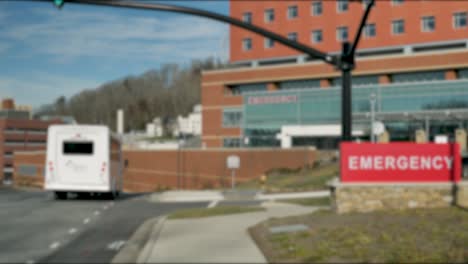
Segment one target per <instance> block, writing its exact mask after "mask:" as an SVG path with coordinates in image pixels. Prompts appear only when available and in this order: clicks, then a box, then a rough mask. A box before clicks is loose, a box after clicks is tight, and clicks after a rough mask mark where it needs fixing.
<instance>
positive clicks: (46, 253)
mask: <svg viewBox="0 0 468 264" xmlns="http://www.w3.org/2000/svg"><path fill="white" fill-rule="evenodd" d="M207 204H208V203H185V204H184V203H166V204H163V203H150V202H148V201H147V200H146V197H145V196H144V195H139V196H138V195H129V194H124V195H123V197H122V198H121V199H119V200H117V201H115V202H114V201H110V200H91V199H88V200H80V199H71V200H65V201H55V200H54V199H53V197H52V195H51V194H49V193H46V192H42V191H30V190H28V191H26V190H13V189H9V188H2V187H0V232H1V233H0V234H1V235H0V248H1V250H0V262H2V263H5V262H8V263H12V262H15V263H34V262H47V263H56V262H57V263H64V262H79V263H97V262H99V263H101V262H110V261H111V260H112V258H113V257H114V256H115V255H116V254H117V252H118V250H119V249H121V248H122V246H123V245H124V243H125V241H126V240H127V239H129V238H130V237H131V235H132V234H133V232H135V230H136V229H137V228H138V227H139V226H140V225H141V224H142V223H143V222H144V221H145V220H147V219H149V218H153V217H157V216H160V215H163V214H167V213H169V212H171V211H173V210H177V209H183V208H193V207H206V206H207Z"/></svg>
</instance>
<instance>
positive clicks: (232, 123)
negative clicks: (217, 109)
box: [223, 108, 242, 127]
mask: <svg viewBox="0 0 468 264" xmlns="http://www.w3.org/2000/svg"><path fill="white" fill-rule="evenodd" d="M241 122H242V110H241V109H240V108H226V109H223V127H240V125H241Z"/></svg>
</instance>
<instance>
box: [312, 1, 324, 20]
mask: <svg viewBox="0 0 468 264" xmlns="http://www.w3.org/2000/svg"><path fill="white" fill-rule="evenodd" d="M322 12H323V8H322V1H314V2H312V15H313V16H319V15H321V14H322Z"/></svg>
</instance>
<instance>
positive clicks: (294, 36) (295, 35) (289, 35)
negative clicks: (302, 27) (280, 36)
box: [288, 32, 297, 41]
mask: <svg viewBox="0 0 468 264" xmlns="http://www.w3.org/2000/svg"><path fill="white" fill-rule="evenodd" d="M288 39H290V40H293V41H297V33H296V32H291V33H288Z"/></svg>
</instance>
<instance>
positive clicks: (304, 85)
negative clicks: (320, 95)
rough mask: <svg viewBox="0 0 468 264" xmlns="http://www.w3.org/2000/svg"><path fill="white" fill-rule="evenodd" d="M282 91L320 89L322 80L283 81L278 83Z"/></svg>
mask: <svg viewBox="0 0 468 264" xmlns="http://www.w3.org/2000/svg"><path fill="white" fill-rule="evenodd" d="M278 87H279V89H280V90H300V89H314V88H320V79H309V80H294V81H282V82H280V83H278Z"/></svg>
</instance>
